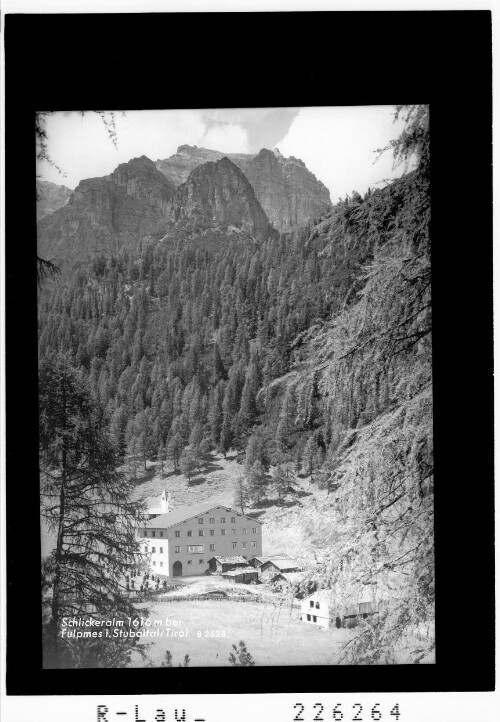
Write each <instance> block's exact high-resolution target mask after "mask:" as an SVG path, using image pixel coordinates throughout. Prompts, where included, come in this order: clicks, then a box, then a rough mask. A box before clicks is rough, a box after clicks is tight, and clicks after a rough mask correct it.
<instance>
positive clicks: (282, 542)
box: [136, 454, 328, 563]
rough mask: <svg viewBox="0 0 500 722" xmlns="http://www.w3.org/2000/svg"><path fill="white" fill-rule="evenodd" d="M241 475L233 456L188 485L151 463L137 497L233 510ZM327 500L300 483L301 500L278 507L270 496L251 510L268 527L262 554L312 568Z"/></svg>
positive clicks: (298, 496)
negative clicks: (321, 506)
mask: <svg viewBox="0 0 500 722" xmlns="http://www.w3.org/2000/svg"><path fill="white" fill-rule="evenodd" d="M241 471H242V467H241V465H240V464H238V463H237V462H236V460H235V455H234V454H228V456H227V458H226V459H224V457H223V456H216V455H212V457H211V462H210V464H209V466H208V468H207V469H206V471H203V472H202V473H201V474H200V476H198V477H196V478H195V479H191V483H188V480H187V478H186V477H185V476H184V475H183V474H175V473H174V472H173V468H172V467H171V466H169V465H165V468H164V472H165V476H164V478H162V477H161V474H160V468H159V466H158V465H157V464H153V463H150V464H148V469H147V471H146V472H144V471H143V472H141V473H143V476H142V478H139V477H138V480H137V487H136V494H137V496H138V497H146V498H148V499H149V500H150V501H152V499H153V498H154V497H159V496H160V495H161V493H162V491H163V488H165V489H166V490H167V492H168V493H169V494H170V495H171V502H170V509H171V510H173V509H178V508H179V507H183V506H191V505H193V504H202V503H205V502H206V503H213V504H214V505H215V504H222V505H224V506H229V507H234V502H233V497H234V491H233V482H234V479H235V477H236V476H237V475H238V474H239V473H241ZM325 494H326V492H325V491H319V490H318V489H317V487H316V486H315V485H313V484H311V483H310V481H309V479H298V487H297V494H296V495H295V496H293V497H292V496H289V497H288V499H287V500H286V503H285V506H284V507H279V506H278V505H277V503H276V499H274V498H273V496H272V495H271V499H270V500H269V501H267V502H266V503H265V504H263V505H262V506H261V507H258V508H253V507H249V508H248V509H247V510H246V511H247V513H249V514H250V515H251V516H255V517H256V518H258V519H259V520H260V521H262V522H264V527H263V553H264V554H279V553H287V554H289V555H290V556H292V557H296V558H298V559H299V560H302V561H303V562H306V563H307V562H314V560H315V556H316V548H317V539H318V538H321V537H322V536H324V535H325V533H326V532H327V531H328V529H327V528H325V525H324V524H323V523H322V521H321V514H320V511H319V508H318V505H319V504H320V503H321V500H322V499H323V498H324V497H325ZM155 506H156V504H155Z"/></svg>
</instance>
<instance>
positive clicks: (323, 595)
mask: <svg viewBox="0 0 500 722" xmlns="http://www.w3.org/2000/svg"><path fill="white" fill-rule="evenodd" d="M332 592H333V589H319V590H318V591H317V592H313V593H312V594H309V596H308V597H305V598H304V599H303V602H306V601H309V600H310V599H312V600H313V601H317V602H329V601H330V599H331V597H332Z"/></svg>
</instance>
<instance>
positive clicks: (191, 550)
mask: <svg viewBox="0 0 500 722" xmlns="http://www.w3.org/2000/svg"><path fill="white" fill-rule="evenodd" d="M240 543H241V548H242V549H247V548H248V542H240ZM232 546H233V549H237V548H238V542H232ZM250 547H251V548H252V549H256V548H257V542H254V541H253V542H250ZM156 549H157V547H151V554H156ZM203 550H204V544H195V545H193V546H188V547H187V552H188V554H203ZM144 551H145V552H146V554H147V553H148V552H149V551H150V549H149V547H148V545H147V544H146V545H145V546H144ZM174 551H175V553H176V554H180V553H181V548H180V546H175V547H174ZM210 551H211V552H214V551H215V544H210ZM158 553H159V554H163V553H164V552H163V547H158ZM316 605H317V607H318V609H319V604H318V602H316ZM312 606H313V602H311V607H312Z"/></svg>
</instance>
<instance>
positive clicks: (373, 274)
mask: <svg viewBox="0 0 500 722" xmlns="http://www.w3.org/2000/svg"><path fill="white" fill-rule="evenodd" d="M430 121H432V112H431V111H430V108H429V106H428V105H425V104H423V105H422V104H413V105H386V104H380V105H357V106H354V105H353V106H347V105H337V106H335V105H332V106H322V107H310V106H307V107H306V106H302V107H260V108H255V107H251V108H250V107H248V108H245V107H241V108H210V109H207V108H199V109H183V108H179V109H166V110H146V109H145V110H134V109H130V110H127V109H126V108H125V109H114V108H110V109H108V110H102V111H95V110H88V109H82V110H81V111H76V110H71V111H69V110H66V111H64V110H61V111H58V110H52V111H50V112H49V111H44V110H43V109H41V108H40V109H38V110H37V112H36V127H35V128H34V129H33V132H34V134H35V135H36V153H37V166H36V176H37V177H36V204H37V239H38V243H37V271H38V272H37V286H38V289H37V291H38V302H37V309H38V372H39V377H38V405H39V419H38V420H39V468H40V538H41V560H40V562H41V574H42V599H41V604H42V631H43V667H44V669H65V668H71V669H81V668H144V667H146V668H161V667H228V666H236V667H241V666H248V667H249V666H252V667H253V666H256V667H258V666H265V667H274V666H280V667H284V666H299V665H306V666H315V665H321V666H334V665H408V664H420V665H432V664H434V663H435V660H436V644H435V611H434V610H435V584H434V577H435V566H434V481H433V479H434V477H433V469H434V452H433V378H432V361H433V357H432V294H431V233H430V223H431V202H430V185H429V184H430V172H431V168H432V157H431V153H430V139H431V127H432V122H430Z"/></svg>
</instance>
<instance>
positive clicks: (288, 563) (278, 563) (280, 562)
mask: <svg viewBox="0 0 500 722" xmlns="http://www.w3.org/2000/svg"><path fill="white" fill-rule="evenodd" d="M268 562H271V564H273V565H274V566H275V567H277V568H278V569H279V570H280V571H285V570H286V569H298V568H299V566H300V564H298V563H297V562H296V561H294V560H293V559H290V558H288V557H286V558H285V557H269V558H268V559H267V561H265V562H264V564H267V563H268Z"/></svg>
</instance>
